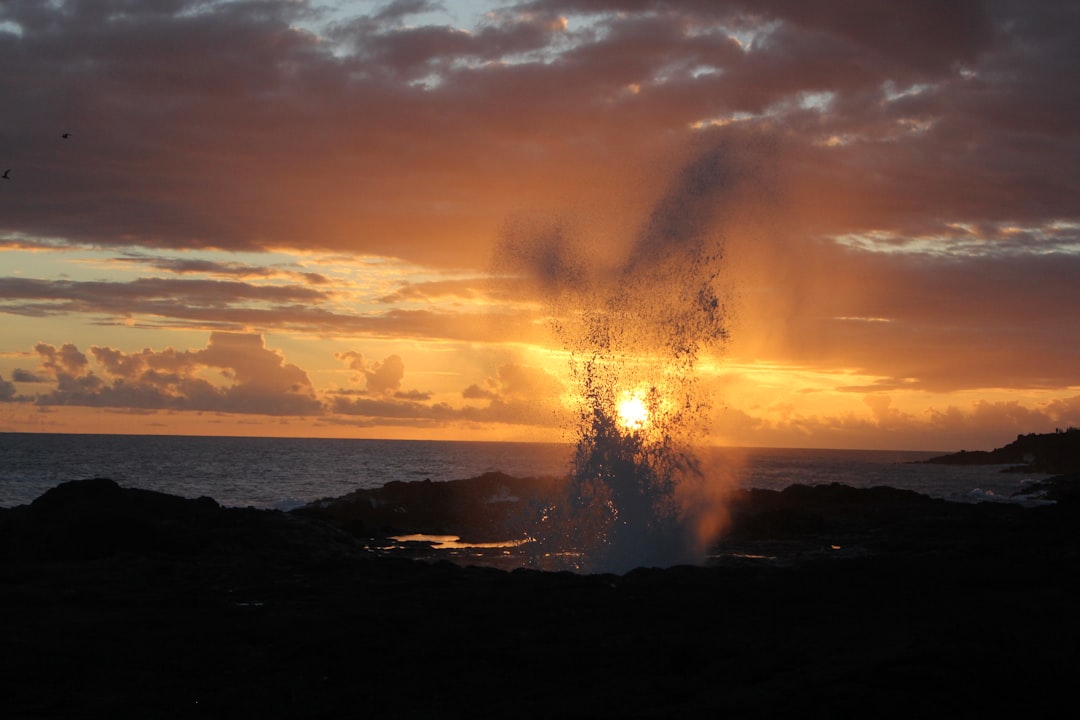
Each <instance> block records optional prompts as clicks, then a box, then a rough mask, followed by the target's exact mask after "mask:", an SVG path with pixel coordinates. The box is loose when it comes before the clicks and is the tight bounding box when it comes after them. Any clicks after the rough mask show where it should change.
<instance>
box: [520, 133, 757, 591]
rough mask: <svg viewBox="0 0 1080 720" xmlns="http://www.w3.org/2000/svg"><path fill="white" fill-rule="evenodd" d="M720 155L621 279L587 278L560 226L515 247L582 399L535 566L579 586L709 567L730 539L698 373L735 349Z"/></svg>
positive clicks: (590, 270) (687, 174) (679, 196)
mask: <svg viewBox="0 0 1080 720" xmlns="http://www.w3.org/2000/svg"><path fill="white" fill-rule="evenodd" d="M740 177H741V175H740V169H739V162H738V160H737V153H732V152H731V148H730V147H729V146H720V147H716V148H713V149H711V150H710V151H709V152H706V153H704V154H702V155H701V156H700V157H699V158H698V159H697V160H695V161H694V162H692V163H691V164H689V165H688V166H687V167H685V168H684V169H683V171H682V172H681V174H680V175H679V176H678V178H677V179H676V181H675V182H674V183H673V184H672V186H671V188H670V189H669V191H668V192H667V193H666V194H665V195H664V196H663V197H662V198H661V200H660V202H659V203H658V204H657V205H656V207H655V208H654V209H653V211H652V213H651V214H650V215H649V217H648V219H647V221H646V222H645V224H644V227H643V228H642V230H641V232H640V233H639V236H638V238H637V240H636V242H635V243H634V246H633V248H632V251H631V253H630V254H629V256H628V257H627V259H626V260H625V262H623V263H622V264H621V266H620V267H618V268H617V269H616V270H614V271H609V272H604V271H602V270H598V269H597V268H596V267H594V266H590V264H589V262H588V260H587V258H586V257H585V253H584V251H583V250H582V249H581V248H582V244H581V243H579V242H576V240H577V239H576V238H575V237H574V234H573V232H572V231H571V230H569V229H568V228H567V227H566V226H564V225H562V224H555V225H553V226H551V227H549V228H548V229H547V230H546V231H544V232H542V233H536V234H532V235H531V236H530V237H528V238H522V237H520V236H518V237H511V238H510V242H509V243H508V244H507V250H508V253H509V255H510V256H511V257H513V259H515V260H516V262H517V263H518V265H519V266H523V267H524V268H525V269H526V270H527V271H528V272H529V275H530V276H531V277H532V278H533V279H534V280H535V281H536V282H537V283H538V287H539V289H540V291H541V292H543V293H544V296H545V297H546V299H547V301H548V303H549V306H550V310H551V312H550V317H551V327H552V329H553V331H554V333H555V336H556V338H557V339H558V341H559V343H560V344H561V345H562V347H563V349H564V350H565V351H566V352H567V355H568V357H569V365H570V368H569V370H570V377H571V380H572V383H573V385H574V386H575V387H576V390H577V393H576V396H577V398H578V408H577V409H578V412H577V426H576V428H575V432H576V451H575V453H574V457H573V461H572V463H571V468H570V472H569V480H568V482H567V484H566V489H565V492H564V494H563V495H562V496H561V497H559V498H555V499H554V500H553V501H552V502H551V503H550V504H549V505H548V506H547V507H545V508H543V509H542V512H541V514H540V520H539V522H538V527H537V528H535V529H534V531H533V533H532V534H533V537H534V539H535V541H536V542H535V543H533V545H532V548H533V552H534V556H533V562H534V563H535V564H537V565H539V566H542V567H546V568H568V569H573V570H577V571H582V572H625V571H627V570H630V569H632V568H634V567H638V566H669V565H673V564H678V563H693V562H700V561H702V560H703V559H704V555H705V549H706V546H707V544H708V543H709V541H711V540H712V539H714V538H715V535H716V533H717V532H718V531H719V529H720V528H722V526H723V521H724V517H725V516H724V508H723V502H722V498H723V492H722V491H718V490H717V489H716V487H715V485H713V484H712V480H713V479H714V477H713V476H710V475H709V474H707V473H706V471H705V469H704V468H703V466H702V462H701V460H700V458H699V456H698V453H697V452H696V449H695V448H696V446H697V444H698V443H699V441H700V439H701V436H702V434H703V432H704V430H705V427H704V424H705V419H706V418H707V416H708V408H709V404H710V403H709V399H708V398H707V397H705V396H704V394H703V393H702V392H701V391H700V382H699V373H698V363H699V360H700V358H701V355H702V354H703V353H705V352H715V351H718V350H720V349H721V348H722V346H723V344H724V342H725V341H726V339H727V327H726V320H727V303H726V302H725V300H724V296H723V295H722V293H721V290H720V288H721V282H720V273H721V270H722V265H723V262H722V261H723V256H724V253H723V232H722V228H723V223H722V222H719V220H720V218H718V213H719V212H720V210H721V209H722V207H723V205H724V202H725V201H730V200H731V199H732V197H733V195H734V190H735V188H736V187H737V186H738V185H739V182H740Z"/></svg>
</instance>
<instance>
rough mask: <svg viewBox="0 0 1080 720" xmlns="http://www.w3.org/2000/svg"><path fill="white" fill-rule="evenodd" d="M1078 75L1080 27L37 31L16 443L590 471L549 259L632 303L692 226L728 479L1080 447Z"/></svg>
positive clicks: (702, 18) (3, 256)
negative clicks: (806, 465) (619, 291)
mask: <svg viewBox="0 0 1080 720" xmlns="http://www.w3.org/2000/svg"><path fill="white" fill-rule="evenodd" d="M1077 38H1080V6H1078V5H1077V3H1075V2H1066V1H1060V2H1056V1H1053V0H1044V1H1039V0H1034V1H1033V0H1000V1H998V0H993V1H992V0H988V1H986V2H977V1H974V0H972V1H967V0H955V1H952V2H947V1H939V0H892V1H888V0H867V1H866V2H839V1H837V2H808V1H803V0H759V1H753V2H752V1H751V0H730V1H729V0H684V1H681V2H676V1H670V2H663V1H661V0H653V1H646V0H589V1H587V2H586V1H585V0H576V1H575V0H535V1H534V2H521V3H512V2H510V3H492V2H480V1H466V0H461V1H454V0H445V1H444V2H428V1H427V0H394V1H393V2H365V1H360V0H309V1H304V0H266V1H263V0H0V99H2V107H0V172H2V171H4V170H7V171H8V173H7V174H6V176H5V178H4V179H0V313H2V314H0V431H20V432H21V431H25V432H107V433H153V434H161V433H168V434H207V435H216V434H221V435H272V436H312V437H377V438H418V439H429V438H430V439H462V440H565V439H567V427H568V421H569V418H570V417H572V412H573V397H572V396H573V395H574V394H575V392H577V391H576V390H575V387H574V383H573V382H572V379H571V378H570V377H569V376H568V372H567V364H568V352H569V351H570V350H572V348H567V347H566V346H565V343H561V342H560V340H559V337H558V336H556V335H555V334H553V332H552V327H553V322H552V318H556V319H557V317H558V313H559V307H558V305H559V300H558V298H557V297H556V295H557V293H555V292H554V291H553V290H552V285H551V284H550V283H549V282H547V281H548V280H550V278H545V277H543V275H544V273H545V272H557V271H558V268H561V267H563V266H562V265H558V264H556V265H552V264H551V262H549V261H550V260H551V257H549V255H548V254H545V253H549V251H551V250H552V248H553V247H555V245H553V241H552V238H558V243H557V246H558V247H557V249H558V252H559V253H570V254H572V255H573V256H574V257H576V258H579V259H581V258H584V260H583V261H582V262H585V263H586V264H587V267H588V268H589V272H588V273H587V275H588V277H589V278H599V277H613V276H614V275H613V273H614V272H615V270H614V269H617V268H619V267H624V266H625V264H626V263H627V262H628V258H629V257H631V256H632V254H633V249H634V248H635V247H637V248H640V247H641V244H642V238H646V237H649V238H653V237H654V236H655V232H654V231H655V227H656V222H657V221H656V218H657V217H659V216H664V217H667V218H669V220H670V218H672V217H676V218H679V219H680V222H681V221H683V220H685V223H686V224H687V226H688V227H692V228H693V232H694V233H696V234H697V235H698V236H700V237H702V238H705V239H706V240H707V242H708V244H709V247H711V248H714V249H715V250H716V251H717V258H718V259H717V262H718V265H717V267H718V269H719V272H718V274H717V275H716V278H715V284H716V288H717V292H718V294H719V296H720V297H722V298H723V299H724V311H725V313H726V315H725V317H726V320H725V328H726V331H727V334H726V339H725V340H724V341H723V342H717V343H715V344H714V345H712V346H710V347H709V348H708V351H707V352H706V353H704V354H703V355H702V357H701V358H700V359H699V361H698V364H697V366H696V369H697V372H698V378H699V382H700V385H701V387H702V388H704V389H705V391H706V394H707V396H708V398H709V400H710V406H711V407H710V409H709V411H708V412H709V420H710V421H709V433H710V440H711V441H712V442H715V443H717V444H724V445H741V446H774V447H825V448H849V447H850V448H897V449H929V450H943V451H951V450H958V449H961V448H966V449H991V448H993V447H997V446H1000V445H1004V444H1006V443H1008V442H1009V441H1011V440H1012V439H1014V438H1015V436H1016V435H1017V434H1018V433H1027V432H1052V431H1053V430H1054V429H1055V428H1065V427H1067V426H1070V425H1080V83H1078V82H1077V78H1078V77H1080V43H1078V42H1077V41H1076V39H1077ZM65 133H70V136H68V137H64V134H65ZM686 197H692V198H693V199H694V200H693V202H689V203H688V204H686V205H683V204H680V203H677V202H676V201H675V200H673V198H676V199H677V198H684V199H685V198H686ZM650 228H652V229H650ZM650 233H652V234H650ZM661 240H662V238H661ZM657 242H659V241H657ZM549 254H550V253H549ZM553 268H554V270H553ZM578 279H580V278H578ZM562 281H566V282H569V280H566V278H563V279H562V280H561V281H560V282H562ZM577 281H578V280H575V282H577ZM587 281H588V279H586V280H583V281H582V282H587ZM666 292H667V290H666V289H664V288H657V289H656V291H655V292H654V293H648V292H643V293H642V295H643V296H645V295H653V296H655V297H649V298H648V299H649V301H656V298H657V297H660V298H662V297H663V296H664V293H666ZM563 309H564V310H565V308H563ZM578 349H579V350H580V348H578ZM643 362H646V363H647V361H643Z"/></svg>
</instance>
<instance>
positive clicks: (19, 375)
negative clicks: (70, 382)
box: [11, 368, 46, 383]
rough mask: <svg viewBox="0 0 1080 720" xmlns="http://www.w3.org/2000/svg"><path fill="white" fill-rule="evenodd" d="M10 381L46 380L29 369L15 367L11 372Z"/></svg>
mask: <svg viewBox="0 0 1080 720" xmlns="http://www.w3.org/2000/svg"><path fill="white" fill-rule="evenodd" d="M11 380H12V382H21V383H42V382H46V379H45V378H43V377H42V376H40V375H35V374H34V373H32V372H30V371H29V370H23V369H22V368H15V369H14V370H12V372H11Z"/></svg>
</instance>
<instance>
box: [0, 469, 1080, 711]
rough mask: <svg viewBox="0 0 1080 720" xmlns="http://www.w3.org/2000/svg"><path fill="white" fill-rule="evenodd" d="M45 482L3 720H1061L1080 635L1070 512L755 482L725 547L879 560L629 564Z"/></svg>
mask: <svg viewBox="0 0 1080 720" xmlns="http://www.w3.org/2000/svg"><path fill="white" fill-rule="evenodd" d="M431 485H432V486H435V485H438V483H431ZM503 485H508V490H509V491H510V493H511V495H513V496H517V495H516V494H517V488H516V486H515V485H514V483H512V481H510V480H507V479H506V478H505V477H504V478H488V479H486V480H485V481H483V482H482V483H476V484H474V485H473V488H474V489H476V490H477V493H476V494H475V496H474V497H473V499H472V501H471V503H472V504H475V503H477V502H482V501H483V500H486V499H489V498H490V497H491V496H490V495H489V494H488V493H489V492H490V491H491V490H493V489H497V487H501V486H503ZM480 488H483V490H482V491H480V490H479V489H480ZM437 491H442V492H446V491H445V489H441V490H440V489H437V488H434V487H432V488H429V489H428V493H424V492H422V491H417V489H416V488H395V489H394V490H393V492H401V493H404V495H403V496H402V497H407V498H408V499H410V501H417V502H419V501H421V500H423V499H430V498H431V497H433V495H431V494H430V493H431V492H437ZM414 492H415V494H414ZM47 495H48V498H46V497H45V496H43V497H42V498H41V499H40V502H39V503H34V504H32V505H31V506H23V507H19V508H12V509H7V510H2V511H0V542H2V543H3V548H4V552H3V561H2V562H0V637H3V638H4V652H3V653H0V677H3V678H4V697H3V701H2V706H3V709H4V714H5V716H6V717H89V716H93V717H109V716H123V717H188V716H198V715H202V716H212V717H224V716H246V717H325V718H335V717H344V716H349V715H354V714H357V713H358V712H359V713H362V714H364V715H371V716H373V717H446V718H466V717H467V718H483V717H508V716H513V717H519V718H551V717H606V718H619V717H657V718H658V717H685V718H694V717H702V718H712V717H741V718H769V717H784V716H795V715H797V716H799V717H810V718H815V717H821V718H825V717H829V718H834V717H879V718H893V717H895V718H901V717H913V716H929V715H937V714H942V713H945V714H953V715H956V716H964V717H974V716H981V715H988V714H991V713H994V714H1002V713H1006V714H1018V715H1023V716H1040V717H1042V716H1057V715H1062V714H1065V712H1066V711H1067V698H1065V699H1062V698H1061V696H1060V693H1053V692H1045V691H1044V689H1045V688H1054V687H1068V686H1069V683H1071V682H1072V681H1073V679H1074V678H1073V675H1074V667H1075V659H1076V657H1075V656H1076V648H1077V647H1080V623H1078V622H1077V620H1076V611H1075V608H1076V605H1077V602H1078V600H1080V587H1078V578H1080V573H1078V572H1076V571H1077V568H1078V567H1080V551H1078V549H1080V540H1078V537H1077V527H1078V524H1077V523H1076V522H1075V518H1074V517H1073V516H1071V515H1068V514H1066V513H1065V512H1064V510H1063V508H1062V507H1060V506H1058V505H1049V506H1046V507H1035V508H1024V507H1020V506H1012V505H1006V504H1002V503H996V504H991V503H985V504H980V505H962V504H956V503H947V502H944V501H935V500H930V499H929V498H924V497H923V496H918V495H914V494H909V493H903V492H897V491H891V490H888V489H873V490H868V491H867V490H855V489H852V488H847V487H844V486H822V487H800V488H791V489H789V490H787V491H784V492H779V493H771V492H766V491H753V492H748V493H745V494H741V495H739V496H738V497H736V498H735V499H734V504H733V506H732V513H733V514H732V521H733V524H732V527H731V531H730V533H729V536H728V537H729V538H731V539H732V541H733V542H749V540H748V539H747V538H752V539H753V541H754V542H759V543H767V542H775V543H777V544H783V543H801V542H806V543H811V542H813V543H817V544H818V545H821V544H826V546H828V545H827V544H828V543H829V542H830V540H833V539H835V538H837V537H841V536H843V537H844V538H849V539H852V540H853V541H856V540H857V541H859V542H864V543H865V544H866V545H867V547H868V548H870V551H869V552H868V553H866V554H862V555H848V556H840V555H836V554H835V553H834V554H829V553H828V552H824V554H821V553H819V554H812V553H808V554H806V555H805V556H803V559H801V560H800V559H796V560H795V561H793V562H790V563H787V564H779V563H767V562H750V563H731V564H725V563H720V564H717V565H715V566H708V567H700V566H679V567H672V568H667V569H658V568H643V569H638V570H635V571H632V572H629V573H627V574H625V575H622V576H617V575H574V574H572V573H568V572H560V573H548V572H539V571H536V570H516V571H514V572H503V571H499V570H493V569H490V568H480V567H460V566H457V565H452V564H450V563H446V562H442V563H421V562H413V561H409V560H405V559H401V558H395V557H381V558H375V557H372V556H371V554H370V553H366V552H365V551H364V550H363V549H362V548H360V547H359V546H358V545H357V544H356V543H355V541H354V540H353V539H352V538H351V537H350V536H348V535H346V534H345V533H342V532H340V531H339V530H337V529H335V528H333V527H331V526H330V525H328V524H326V523H323V522H319V521H316V520H314V519H311V518H305V517H302V516H301V515H294V514H292V513H288V514H286V513H279V512H274V511H258V510H238V509H228V508H220V507H217V506H216V504H214V503H212V502H210V501H196V500H183V499H180V498H172V497H169V496H162V495H160V494H157V493H145V492H141V491H134V490H131V489H127V488H117V487H115V486H114V485H110V484H108V483H105V482H101V481H92V482H89V483H86V484H73V485H69V486H63V487H62V488H58V489H57V491H56V492H55V493H53V492H52V491H50V494H47ZM446 497H447V498H450V499H451V501H452V502H454V503H456V502H459V497H458V496H457V494H456V493H450V494H448V495H447V496H446ZM500 497H503V498H504V499H505V498H506V497H508V496H507V495H500ZM467 505H468V503H467ZM35 506H36V507H35ZM432 512H434V511H432ZM399 514H400V513H399ZM406 514H409V513H406ZM801 515H802V516H805V517H804V518H803V519H800V516H801ZM417 517H419V515H418V516H417ZM431 517H435V516H434V515H432V516H425V518H426V519H425V522H427V521H428V520H430V519H431ZM443 517H450V518H451V519H453V517H452V516H451V515H444V516H443ZM770 517H772V518H773V519H769V518H770ZM763 518H764V519H763ZM777 518H778V519H777ZM807 518H809V519H807ZM440 522H442V520H440ZM755 523H756V524H755ZM110 524H112V525H114V526H116V527H120V528H125V529H127V530H129V531H131V532H130V533H129V534H125V533H123V532H117V531H113V530H110V529H109V528H108V527H107V525H110ZM65 526H67V528H68V529H67V530H65ZM71 527H76V528H78V532H71V530H70V528H71ZM770 527H771V528H772V532H773V533H774V534H770V532H768V531H767V529H768V528H770ZM68 532H71V534H70V536H69V535H66V534H65V533H68ZM58 536H60V537H62V540H58V539H57V537H58ZM95 536H102V537H104V538H105V539H104V540H103V539H101V537H98V538H97V539H95ZM163 536H164V537H166V539H165V540H162V539H161V538H162V537H163ZM80 538H81V539H82V540H83V541H86V542H88V543H89V544H90V545H91V546H93V547H95V550H94V551H93V552H83V551H81V550H80V549H79V548H78V547H77V543H78V541H79V539H80ZM832 544H839V543H835V542H834V543H832Z"/></svg>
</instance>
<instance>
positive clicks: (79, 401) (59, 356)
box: [35, 332, 322, 415]
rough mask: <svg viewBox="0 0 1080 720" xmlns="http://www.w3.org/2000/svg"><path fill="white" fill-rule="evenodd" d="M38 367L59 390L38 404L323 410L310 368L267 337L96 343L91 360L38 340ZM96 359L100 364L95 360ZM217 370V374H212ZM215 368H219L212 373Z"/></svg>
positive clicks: (273, 411)
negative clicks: (136, 345) (199, 342)
mask: <svg viewBox="0 0 1080 720" xmlns="http://www.w3.org/2000/svg"><path fill="white" fill-rule="evenodd" d="M35 350H36V351H37V353H38V355H39V357H40V360H41V367H40V370H39V372H40V373H42V374H47V375H49V376H51V377H52V378H53V379H54V380H55V382H56V387H55V389H53V390H51V391H49V392H46V393H41V394H39V395H37V397H36V402H37V404H39V405H43V406H51V405H82V406H89V407H116V408H129V409H143V410H199V411H214V412H226V413H254V414H263V415H317V414H320V413H321V412H322V406H321V404H320V403H319V401H318V400H317V399H316V398H315V393H314V389H313V388H312V385H311V381H310V380H309V379H308V376H307V374H306V373H305V372H304V371H303V370H301V369H300V368H299V367H297V366H296V365H293V364H291V363H287V362H285V359H284V357H283V356H282V355H281V354H280V353H278V352H275V351H273V350H270V349H269V348H267V347H266V345H265V342H264V340H263V338H262V336H261V335H247V334H237V333H223V332H215V333H212V334H211V335H210V340H209V343H208V344H207V346H206V347H205V348H203V349H201V350H175V349H173V348H166V349H165V350H161V351H155V350H151V349H145V350H142V351H141V352H137V353H125V352H122V351H119V350H115V349H113V348H108V347H96V346H94V347H91V348H90V354H91V355H92V356H93V358H94V360H95V363H93V364H92V363H91V362H90V360H89V359H88V358H87V356H86V355H85V354H83V353H82V352H80V351H79V350H78V348H76V347H75V346H74V345H72V344H66V345H64V346H62V347H60V348H56V347H54V346H52V345H49V344H47V343H39V344H38V345H37V346H36V347H35ZM92 365H93V366H92ZM207 371H214V372H216V374H217V378H213V377H211V380H218V382H211V380H208V379H207V378H206V374H207ZM213 374H214V373H213V372H212V373H211V375H213Z"/></svg>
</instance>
